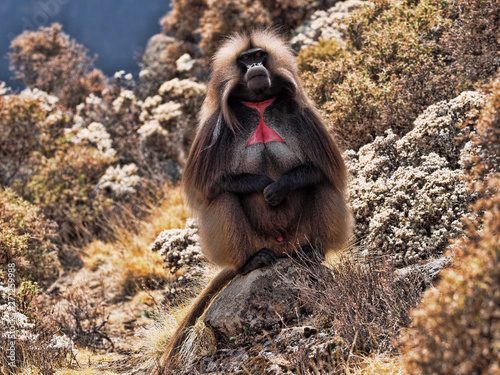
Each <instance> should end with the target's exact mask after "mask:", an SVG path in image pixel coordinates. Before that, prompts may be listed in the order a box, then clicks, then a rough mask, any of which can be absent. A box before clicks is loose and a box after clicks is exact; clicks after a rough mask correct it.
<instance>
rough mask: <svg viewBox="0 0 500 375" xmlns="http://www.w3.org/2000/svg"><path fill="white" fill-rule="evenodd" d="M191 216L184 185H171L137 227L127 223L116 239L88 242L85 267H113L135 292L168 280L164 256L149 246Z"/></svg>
mask: <svg viewBox="0 0 500 375" xmlns="http://www.w3.org/2000/svg"><path fill="white" fill-rule="evenodd" d="M188 217H189V214H188V211H187V209H186V207H185V205H184V203H183V200H182V194H181V190H180V188H179V187H171V186H170V187H168V190H167V192H166V198H165V199H164V200H163V201H162V202H161V203H160V204H159V205H158V206H156V207H153V208H152V209H151V212H150V214H149V215H148V217H147V218H146V219H145V220H143V221H141V222H139V223H137V225H135V228H136V229H135V230H132V229H130V228H129V227H127V226H126V225H125V226H122V227H117V228H116V230H115V238H117V240H116V241H113V242H103V241H100V240H95V241H93V242H91V243H90V244H88V245H87V246H86V247H85V248H84V250H83V252H84V254H85V255H84V257H83V258H84V265H85V268H87V269H89V270H91V271H93V272H97V271H98V270H99V269H100V268H101V267H103V265H107V266H110V267H111V268H112V269H113V270H114V271H115V272H113V273H115V274H116V277H117V278H119V282H118V284H119V285H121V287H122V288H123V291H124V292H125V294H129V295H130V294H135V292H136V291H137V290H138V289H139V288H140V287H142V286H146V287H152V286H154V285H155V284H157V283H159V282H161V281H164V280H165V278H166V273H165V270H164V269H163V260H162V258H161V257H160V255H159V254H157V253H154V252H152V251H150V250H149V246H150V245H151V243H152V242H153V241H154V240H155V239H156V237H157V236H158V235H159V234H160V233H161V232H162V231H163V230H166V229H174V228H182V227H184V223H185V221H186V219H187V218H188Z"/></svg>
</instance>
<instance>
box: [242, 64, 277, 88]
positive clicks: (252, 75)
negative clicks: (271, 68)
mask: <svg viewBox="0 0 500 375" xmlns="http://www.w3.org/2000/svg"><path fill="white" fill-rule="evenodd" d="M245 78H246V81H247V85H248V88H249V89H250V90H252V91H259V90H266V89H268V88H269V87H271V80H270V79H269V74H268V73H267V69H266V68H264V67H263V66H257V67H253V68H250V69H248V71H247V73H246V75H245Z"/></svg>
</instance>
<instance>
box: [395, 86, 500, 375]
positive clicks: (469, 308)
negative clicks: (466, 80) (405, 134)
mask: <svg viewBox="0 0 500 375" xmlns="http://www.w3.org/2000/svg"><path fill="white" fill-rule="evenodd" d="M490 90H491V95H490V103H489V105H488V106H487V107H486V109H485V111H484V112H483V114H482V119H481V121H480V122H479V124H478V133H479V139H478V142H479V144H480V145H481V147H482V151H481V152H480V153H479V154H478V156H479V157H480V162H479V163H478V164H477V165H476V166H475V167H474V168H473V169H472V171H471V173H470V176H469V181H470V186H471V188H473V189H475V190H476V191H477V192H478V193H479V194H480V195H481V196H482V197H483V198H482V199H480V200H478V201H477V202H476V203H475V204H474V205H473V209H474V214H475V215H474V220H473V221H469V222H468V226H469V228H468V230H467V233H466V235H467V237H465V238H463V239H461V240H460V241H457V242H456V243H454V244H453V246H452V247H451V249H450V251H451V252H452V253H454V254H455V257H456V267H455V268H454V269H449V270H447V271H445V272H444V273H443V275H442V277H443V280H442V281H441V282H440V284H439V285H438V286H437V288H435V289H432V290H430V291H429V292H427V293H426V294H425V295H424V299H423V302H422V307H420V308H419V309H417V310H415V311H414V312H413V314H412V315H413V319H414V323H413V327H412V329H409V330H408V331H407V332H406V334H405V337H404V339H403V342H404V344H405V351H406V356H405V362H406V367H407V369H408V370H409V371H410V372H412V373H413V372H420V371H421V372H423V373H426V374H427V373H429V374H430V373H437V374H464V375H465V374H497V373H499V371H500V347H499V346H498V343H499V342H500V336H499V334H500V317H499V315H498V312H499V311H500V268H499V266H498V265H499V263H500V193H499V191H500V169H499V164H500V77H499V78H497V79H496V80H495V81H494V82H493V83H492V84H491V86H490Z"/></svg>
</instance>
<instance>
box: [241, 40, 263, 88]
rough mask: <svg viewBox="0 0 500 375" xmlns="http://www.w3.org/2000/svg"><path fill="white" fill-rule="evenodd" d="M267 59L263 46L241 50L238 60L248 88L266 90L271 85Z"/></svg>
mask: <svg viewBox="0 0 500 375" xmlns="http://www.w3.org/2000/svg"><path fill="white" fill-rule="evenodd" d="M266 59H267V52H266V51H264V50H263V49H262V48H252V49H249V50H246V51H243V52H241V53H240V54H239V56H238V59H237V60H236V61H237V64H238V66H239V67H240V68H241V69H242V70H243V74H244V78H245V81H246V84H247V87H248V89H249V90H251V91H253V92H255V93H258V92H264V91H266V90H267V89H269V87H270V86H271V79H270V77H269V71H268V70H267V68H266V66H265V61H266Z"/></svg>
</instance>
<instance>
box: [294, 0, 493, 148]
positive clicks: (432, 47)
mask: <svg viewBox="0 0 500 375" xmlns="http://www.w3.org/2000/svg"><path fill="white" fill-rule="evenodd" d="M498 8H499V4H498V1H496V0H493V1H487V2H484V1H479V0H477V1H476V0H475V1H472V2H468V1H458V2H453V3H448V2H444V1H438V0H421V1H402V0H400V1H396V2H393V1H388V0H377V1H375V2H374V6H372V7H366V8H365V9H364V10H362V11H360V12H357V13H356V14H355V15H353V16H352V18H351V19H350V20H348V21H347V41H346V42H347V44H346V46H345V47H344V46H342V45H340V44H338V42H335V41H322V42H320V44H319V45H317V46H315V47H311V48H308V49H306V50H304V51H301V53H300V54H299V64H300V67H301V68H302V71H303V78H304V80H305V84H306V86H307V87H308V89H309V91H310V93H311V96H312V97H313V100H315V101H316V103H317V104H319V105H320V107H321V109H322V110H323V112H324V114H325V116H326V117H327V118H328V119H329V120H330V122H331V125H332V129H333V131H335V133H336V134H337V136H338V137H339V138H340V139H342V140H343V141H344V143H343V144H344V146H345V147H346V148H351V149H358V148H359V147H361V146H362V145H364V144H366V143H368V142H371V141H372V140H373V139H374V138H375V137H376V136H378V135H382V134H384V132H385V131H386V130H387V129H392V130H393V131H394V132H395V133H396V134H404V133H406V132H407V131H408V130H410V129H411V125H412V123H413V121H414V120H415V118H416V117H417V116H418V115H419V114H420V113H421V112H422V110H423V109H424V108H426V107H427V106H429V105H431V104H434V103H437V102H439V101H441V100H445V99H447V100H449V99H451V98H454V97H456V96H458V94H460V93H461V92H462V91H464V90H468V89H471V88H472V87H473V85H474V84H475V83H476V82H486V81H487V80H488V77H491V76H492V74H494V73H495V72H496V70H497V69H498V68H499V67H500V56H498V54H497V51H498V50H499V49H500V44H499V41H498V40H497V38H496V37H495V36H494V35H495V31H494V30H498V28H499V27H500V19H499V17H498V14H497V13H498V12H497V11H498ZM470 35H474V37H473V38H470Z"/></svg>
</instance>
